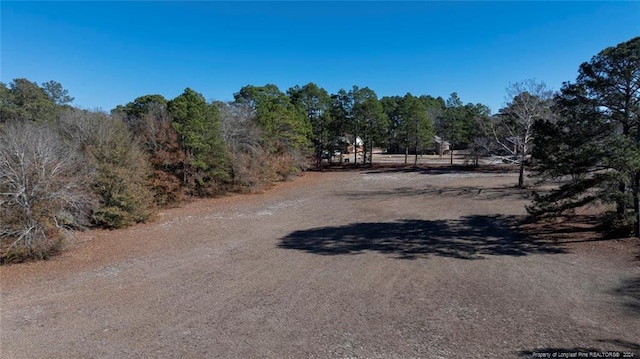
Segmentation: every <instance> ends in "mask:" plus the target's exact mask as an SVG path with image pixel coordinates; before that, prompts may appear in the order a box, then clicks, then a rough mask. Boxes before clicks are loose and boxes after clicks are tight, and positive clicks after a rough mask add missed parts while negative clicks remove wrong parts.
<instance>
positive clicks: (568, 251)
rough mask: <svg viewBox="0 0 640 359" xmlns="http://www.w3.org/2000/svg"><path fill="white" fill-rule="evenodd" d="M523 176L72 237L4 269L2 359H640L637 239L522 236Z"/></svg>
mask: <svg viewBox="0 0 640 359" xmlns="http://www.w3.org/2000/svg"><path fill="white" fill-rule="evenodd" d="M516 176H517V174H514V173H500V172H498V173H482V172H456V171H448V170H430V171H405V170H388V169H387V170H361V171H346V172H321V173H307V174H306V175H305V176H303V177H301V178H298V179H296V180H295V181H293V182H288V183H283V184H280V185H278V186H276V187H274V188H272V189H271V190H269V191H267V192H265V193H261V194H255V195H238V196H233V197H226V198H221V199H213V200H202V201H196V202H194V203H191V204H188V205H185V206H184V207H182V208H177V209H171V210H166V211H164V212H163V213H161V214H160V216H159V219H158V220H157V221H155V222H153V223H149V224H144V225H138V226H135V227H132V228H128V229H124V230H117V231H89V232H85V233H81V234H79V235H78V236H77V238H76V239H75V241H74V242H72V243H71V244H70V245H69V248H68V249H67V250H66V251H65V252H64V253H63V254H62V255H60V256H58V257H55V258H53V259H52V260H49V261H46V262H37V263H35V262H34V263H26V264H20V265H11V266H5V267H0V280H1V292H0V293H1V295H2V297H1V308H0V315H1V316H0V320H1V321H0V330H1V331H0V354H1V355H0V356H1V357H3V358H211V357H221V358H265V357H267V358H454V357H456V358H462V357H464V358H489V357H500V358H502V357H515V358H517V357H523V358H527V357H540V356H541V355H542V354H545V353H551V352H562V353H564V352H587V351H598V352H603V351H613V350H616V351H623V352H627V353H635V355H636V357H640V265H639V264H640V262H639V261H638V258H637V257H636V256H637V254H638V251H637V249H638V246H637V244H636V242H634V241H633V240H626V241H603V242H586V243H580V242H579V240H580V233H578V234H577V235H575V236H574V238H575V239H577V241H576V243H554V242H553V241H549V240H545V238H544V236H538V237H535V238H530V237H527V236H526V235H523V234H522V233H517V232H516V231H514V230H512V227H511V223H512V222H513V220H514V219H517V218H518V216H522V215H524V214H525V210H524V205H525V204H526V203H527V200H526V198H524V197H523V194H524V193H523V192H521V191H518V190H516V189H513V188H512V187H511V186H512V185H513V184H514V183H515V182H516V181H517V177H516ZM540 353H542V354H540Z"/></svg>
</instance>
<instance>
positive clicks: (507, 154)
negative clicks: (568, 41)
mask: <svg viewBox="0 0 640 359" xmlns="http://www.w3.org/2000/svg"><path fill="white" fill-rule="evenodd" d="M552 97H553V91H551V90H550V89H548V88H547V85H546V84H545V83H544V82H537V81H535V80H525V81H522V82H517V83H513V84H510V85H509V87H508V88H507V105H506V106H505V107H504V108H502V109H500V111H499V113H498V114H497V115H496V116H494V117H493V118H492V119H491V120H490V121H486V122H481V123H480V125H481V126H483V127H484V132H485V133H486V134H487V136H489V137H490V138H491V139H492V142H493V144H494V145H495V146H494V147H497V152H498V153H502V154H503V155H504V158H506V159H508V160H509V161H511V162H512V163H516V164H518V165H519V166H520V175H519V177H518V186H519V187H524V186H525V165H526V163H527V160H528V158H529V156H530V155H531V144H532V142H533V136H534V133H533V124H534V123H535V122H536V121H538V120H545V119H550V118H551V117H552V111H551V99H552ZM495 150H496V148H494V151H495Z"/></svg>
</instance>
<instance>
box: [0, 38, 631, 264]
mask: <svg viewBox="0 0 640 359" xmlns="http://www.w3.org/2000/svg"><path fill="white" fill-rule="evenodd" d="M639 47H640V38H634V39H631V40H629V41H627V42H624V43H621V44H618V45H616V46H613V47H610V48H607V49H605V50H603V51H602V52H600V53H599V54H597V55H596V56H594V57H593V58H592V59H591V61H589V62H585V63H584V64H582V65H581V66H580V68H579V74H578V77H577V80H576V82H575V83H569V82H567V83H565V84H564V85H563V87H562V89H561V90H560V91H559V92H557V93H554V92H553V91H551V90H549V89H548V88H547V87H546V85H545V84H544V83H542V82H537V81H534V80H527V81H523V82H518V83H514V84H510V85H509V87H508V89H507V99H508V101H507V104H506V105H505V107H504V108H502V109H500V110H499V111H498V113H496V114H494V115H491V113H490V110H489V108H488V107H487V106H485V105H483V104H472V103H467V104H464V103H463V102H462V100H461V99H460V98H459V97H458V95H457V94H456V93H452V94H451V95H450V96H449V98H447V99H446V100H445V99H443V98H442V97H432V96H430V95H420V96H414V95H412V94H410V93H407V94H406V95H404V96H384V97H382V98H379V97H378V96H377V94H376V93H375V91H373V90H372V89H370V88H368V87H362V88H361V87H358V86H353V87H352V88H350V89H348V90H345V89H341V90H339V91H338V92H337V93H335V94H329V93H328V92H327V91H326V90H325V89H323V88H321V87H319V86H317V85H316V84H314V83H308V84H306V85H304V86H294V87H292V88H290V89H288V90H287V91H286V92H282V91H281V90H280V89H278V87H277V86H275V85H273V84H267V85H264V86H252V85H247V86H245V87H243V88H241V89H240V90H239V91H238V92H237V93H235V94H234V100H233V101H230V102H221V101H207V100H206V99H205V97H204V96H203V95H202V94H200V93H198V92H196V91H194V90H192V89H190V88H187V89H185V90H184V92H183V93H182V94H180V95H179V96H177V97H175V98H173V99H166V98H164V97H163V96H161V95H157V94H151V95H144V96H140V97H138V98H136V99H134V100H133V101H131V102H129V103H127V104H123V105H119V106H117V107H116V108H115V109H113V110H111V111H110V112H109V113H106V112H102V111H88V110H83V109H79V108H75V107H73V106H71V103H72V102H73V98H72V97H70V96H69V94H68V91H67V90H65V89H64V88H63V87H62V85H61V84H59V83H57V82H55V81H49V82H47V83H43V84H40V85H38V84H37V83H35V82H31V81H29V80H27V79H15V80H13V81H12V82H11V83H9V84H4V83H0V258H1V259H0V261H5V262H6V261H15V260H22V259H24V258H46V257H47V256H48V255H49V254H50V253H51V251H55V250H56V248H57V246H58V245H59V243H60V242H61V241H62V239H64V237H65V236H66V234H67V231H69V230H73V229H79V228H87V227H103V228H121V227H124V226H128V225H131V224H133V223H138V222H144V221H147V220H149V219H151V218H153V215H154V213H155V209H156V208H158V207H166V206H175V205H177V204H179V203H180V202H181V201H183V200H185V199H187V198H191V197H210V196H219V195H223V194H225V193H229V192H243V191H253V190H257V189H261V188H264V187H265V186H268V185H269V184H271V183H273V182H276V181H281V180H286V179H287V178H289V177H291V176H295V175H297V174H298V173H300V172H301V171H304V170H306V169H308V168H310V167H311V166H314V165H315V166H320V165H322V164H323V162H324V161H325V160H326V157H327V154H328V158H329V160H331V156H332V154H333V153H334V151H336V150H337V151H340V153H341V154H344V155H345V156H351V155H353V162H352V163H353V164H357V163H358V160H359V158H358V153H357V152H358V151H353V148H351V149H352V151H353V153H346V152H347V149H348V148H349V147H350V146H349V145H353V144H354V143H355V142H356V140H357V139H361V144H362V147H363V153H364V156H363V158H362V159H361V160H360V162H361V163H369V164H371V163H372V156H371V153H372V150H373V148H374V147H382V148H385V149H387V151H389V152H394V153H404V154H405V163H407V162H408V157H409V155H410V154H411V155H413V163H414V165H416V164H417V159H418V155H419V154H420V153H424V152H425V151H433V150H434V147H435V142H434V138H435V136H436V135H437V136H438V138H439V139H440V140H441V141H442V142H441V143H444V142H446V143H448V145H449V146H450V148H451V149H453V148H455V149H461V148H466V149H468V150H469V153H470V154H471V155H472V156H475V158H476V159H477V158H479V157H481V156H499V158H502V159H503V160H504V161H506V162H510V163H513V164H515V165H517V166H518V168H519V170H520V171H519V172H520V175H519V180H518V185H519V186H521V187H525V186H526V185H527V183H525V180H526V178H527V176H526V172H525V171H526V170H527V169H528V170H530V171H532V173H533V175H534V177H536V178H538V179H539V180H540V181H551V180H553V181H556V182H558V183H559V185H558V186H557V187H556V188H555V189H553V190H551V191H547V192H538V193H535V198H534V201H533V204H532V205H531V206H530V207H529V208H528V209H529V211H530V213H532V214H534V215H536V216H544V215H558V214H561V213H563V212H564V211H570V210H572V209H574V208H577V207H579V206H583V205H587V204H592V203H602V204H605V205H609V204H611V205H614V206H615V207H616V210H615V212H614V214H613V215H612V216H611V218H613V221H614V222H615V223H617V224H621V225H625V224H627V225H628V224H634V227H635V233H636V235H640V119H639V113H640V111H639V110H638V108H639V107H640V105H639V100H638V98H639V91H640V90H639V88H640V84H639V83H640V80H639V72H640V65H639V60H638V59H639V58H640V55H639V53H640V50H639ZM442 148H443V147H442V146H440V149H442ZM441 154H442V153H441ZM450 154H451V156H453V153H452V151H450ZM451 163H453V157H451Z"/></svg>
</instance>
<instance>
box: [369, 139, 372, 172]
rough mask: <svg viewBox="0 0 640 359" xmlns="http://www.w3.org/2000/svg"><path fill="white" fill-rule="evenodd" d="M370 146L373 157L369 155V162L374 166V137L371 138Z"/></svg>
mask: <svg viewBox="0 0 640 359" xmlns="http://www.w3.org/2000/svg"><path fill="white" fill-rule="evenodd" d="M369 148H371V157H369V164H370V165H371V167H373V139H371V145H370V146H369Z"/></svg>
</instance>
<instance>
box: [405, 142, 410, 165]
mask: <svg viewBox="0 0 640 359" xmlns="http://www.w3.org/2000/svg"><path fill="white" fill-rule="evenodd" d="M408 157H409V146H405V147H404V164H405V165H406V164H407V158H408Z"/></svg>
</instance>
